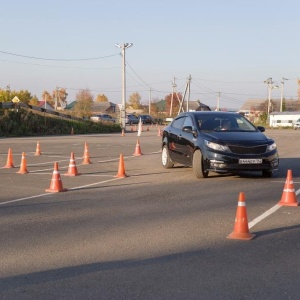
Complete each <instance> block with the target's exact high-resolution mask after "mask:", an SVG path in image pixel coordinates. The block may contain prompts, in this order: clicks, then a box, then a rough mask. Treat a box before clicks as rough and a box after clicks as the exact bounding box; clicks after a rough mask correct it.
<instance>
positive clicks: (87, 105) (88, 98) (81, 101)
mask: <svg viewBox="0 0 300 300" xmlns="http://www.w3.org/2000/svg"><path fill="white" fill-rule="evenodd" d="M93 101H94V96H93V95H92V93H91V92H90V90H88V89H86V90H81V91H80V92H78V93H77V94H76V104H75V106H74V108H73V113H74V115H75V116H77V117H80V118H82V117H90V116H91V114H92V105H93Z"/></svg>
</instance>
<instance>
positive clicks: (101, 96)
mask: <svg viewBox="0 0 300 300" xmlns="http://www.w3.org/2000/svg"><path fill="white" fill-rule="evenodd" d="M96 102H108V98H107V97H106V96H105V95H104V94H99V95H97V97H96Z"/></svg>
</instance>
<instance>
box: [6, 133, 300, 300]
mask: <svg viewBox="0 0 300 300" xmlns="http://www.w3.org/2000/svg"><path fill="white" fill-rule="evenodd" d="M266 134H267V135H269V136H270V137H273V138H274V139H275V140H276V142H277V145H278V149H279V155H280V168H279V170H278V171H277V172H276V173H275V176H274V177H273V178H262V177H261V176H260V174H255V173H254V174H242V175H241V176H236V175H223V176H221V175H217V174H213V173H211V174H210V176H209V178H206V179H203V180H198V179H196V178H195V177H194V175H193V172H192V169H191V168H186V167H181V166H178V167H175V168H173V169H170V170H165V169H163V168H162V166H161V163H160V155H161V154H160V142H161V138H160V137H158V136H157V128H156V127H150V131H145V132H143V133H142V135H141V136H140V137H137V134H136V132H126V134H125V136H123V137H122V136H121V135H120V134H108V135H80V136H79V135H76V134H75V135H69V136H59V137H39V138H36V137H34V138H33V137H30V138H9V139H0V179H1V180H0V189H1V196H0V299H2V300H4V299H14V300H15V299H299V296H300V286H299V278H300V276H299V275H300V207H299V206H298V207H287V206H280V207H278V205H277V203H278V202H279V201H280V199H281V196H282V192H283V188H284V184H285V180H286V176H287V170H292V174H293V184H294V187H295V190H296V194H297V195H298V193H300V158H299V149H300V138H299V135H300V131H293V130H267V132H266ZM137 140H139V143H140V149H141V152H142V155H141V156H134V155H133V153H135V148H136V143H137ZM37 142H39V144H40V148H41V152H42V155H41V156H35V155H34V154H35V151H36V146H37ZM85 143H87V145H88V148H89V154H90V160H91V162H92V164H87V165H83V164H82V162H83V159H82V157H83V154H84V145H85ZM9 148H11V149H12V153H13V160H14V165H15V168H11V169H4V168H1V167H2V166H4V165H5V164H6V161H7V155H8V149H9ZM22 152H25V154H26V162H27V169H28V171H29V173H28V174H24V175H21V174H18V173H16V172H17V171H18V170H19V168H20V163H21V154H22ZM71 152H73V153H74V155H75V159H76V166H77V169H78V172H79V173H80V175H79V176H74V177H72V176H65V175H64V174H65V173H66V172H67V170H68V166H69V162H70V154H71ZM120 154H123V155H124V168H125V169H124V170H125V173H126V174H127V175H128V177H126V178H117V177H115V175H116V174H117V173H118V169H119V161H120ZM54 162H58V166H59V172H60V177H61V181H62V185H63V187H64V188H66V189H67V191H66V192H60V193H46V192H45V190H46V189H48V188H49V187H50V183H51V178H52V176H53V167H54ZM240 192H243V193H244V194H245V198H246V208H247V215H248V220H249V227H250V231H251V233H255V234H256V237H255V238H254V239H253V240H250V241H241V240H232V239H228V238H227V236H228V235H229V234H230V233H231V232H232V231H233V228H234V221H235V216H236V209H237V200H238V196H239V193H240ZM298 198H299V197H298ZM266 213H267V216H264V215H265V214H266Z"/></svg>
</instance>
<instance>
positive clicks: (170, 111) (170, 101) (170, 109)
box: [165, 93, 182, 117]
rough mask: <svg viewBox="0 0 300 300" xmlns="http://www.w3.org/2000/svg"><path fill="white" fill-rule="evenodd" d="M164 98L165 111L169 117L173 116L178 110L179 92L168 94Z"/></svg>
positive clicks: (180, 98)
mask: <svg viewBox="0 0 300 300" xmlns="http://www.w3.org/2000/svg"><path fill="white" fill-rule="evenodd" d="M165 100H166V112H167V115H169V116H170V117H174V116H176V115H177V114H178V112H179V107H180V101H181V100H182V95H181V93H173V94H169V95H167V96H166V97H165Z"/></svg>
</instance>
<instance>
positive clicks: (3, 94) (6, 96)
mask: <svg viewBox="0 0 300 300" xmlns="http://www.w3.org/2000/svg"><path fill="white" fill-rule="evenodd" d="M15 96H17V97H18V98H19V100H20V102H23V103H27V104H28V103H29V102H30V100H31V99H32V95H31V93H30V92H29V91H27V90H20V91H11V90H10V89H9V88H7V89H0V102H10V101H12V99H13V98H14V97H15Z"/></svg>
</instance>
